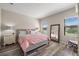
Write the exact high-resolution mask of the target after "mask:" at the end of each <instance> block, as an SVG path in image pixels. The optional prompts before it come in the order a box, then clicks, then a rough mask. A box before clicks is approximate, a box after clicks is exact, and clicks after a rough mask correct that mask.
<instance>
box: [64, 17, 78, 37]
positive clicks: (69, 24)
mask: <svg viewBox="0 0 79 59" xmlns="http://www.w3.org/2000/svg"><path fill="white" fill-rule="evenodd" d="M77 25H78V18H77V17H76V16H71V17H68V18H66V19H65V20H64V34H65V35H67V36H73V37H74V36H77V31H78V29H77Z"/></svg>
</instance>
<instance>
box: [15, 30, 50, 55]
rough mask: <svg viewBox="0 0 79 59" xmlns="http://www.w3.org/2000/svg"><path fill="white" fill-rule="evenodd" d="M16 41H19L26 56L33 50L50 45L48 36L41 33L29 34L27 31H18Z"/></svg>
mask: <svg viewBox="0 0 79 59" xmlns="http://www.w3.org/2000/svg"><path fill="white" fill-rule="evenodd" d="M16 39H18V40H17V42H18V43H19V46H20V48H21V49H22V51H23V54H24V55H27V52H29V51H31V50H33V49H36V48H38V47H40V46H42V45H48V43H49V37H48V36H47V35H45V34H42V33H39V32H37V33H30V34H29V33H28V31H27V30H26V29H18V30H17V37H16Z"/></svg>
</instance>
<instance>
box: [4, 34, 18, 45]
mask: <svg viewBox="0 0 79 59" xmlns="http://www.w3.org/2000/svg"><path fill="white" fill-rule="evenodd" d="M15 39H16V35H15V34H6V35H4V36H3V45H4V46H5V45H9V44H12V43H16V40H15Z"/></svg>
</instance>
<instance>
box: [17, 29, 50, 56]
mask: <svg viewBox="0 0 79 59" xmlns="http://www.w3.org/2000/svg"><path fill="white" fill-rule="evenodd" d="M20 31H25V32H26V33H27V30H26V29H18V30H16V42H17V43H18V45H19V46H20V44H19V42H18V40H19V33H20ZM26 35H27V34H26ZM48 44H49V39H48V40H45V41H43V42H40V43H37V44H35V45H31V46H30V47H28V48H27V51H26V52H24V51H23V50H22V48H21V47H20V49H21V50H22V52H23V55H24V56H26V55H27V52H29V51H31V50H34V49H37V48H40V47H41V46H43V45H48Z"/></svg>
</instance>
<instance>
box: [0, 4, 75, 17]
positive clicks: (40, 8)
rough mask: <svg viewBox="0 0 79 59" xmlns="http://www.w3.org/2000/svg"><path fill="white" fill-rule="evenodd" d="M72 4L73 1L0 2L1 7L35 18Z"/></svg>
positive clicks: (61, 9)
mask: <svg viewBox="0 0 79 59" xmlns="http://www.w3.org/2000/svg"><path fill="white" fill-rule="evenodd" d="M74 6H75V4H74V3H14V4H13V5H11V4H9V3H3V4H1V3H0V7H2V8H3V9H6V10H9V11H13V12H17V13H20V14H24V15H27V16H31V17H35V18H43V17H46V16H49V15H52V14H55V13H58V12H61V11H64V10H67V9H69V8H72V7H74Z"/></svg>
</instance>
